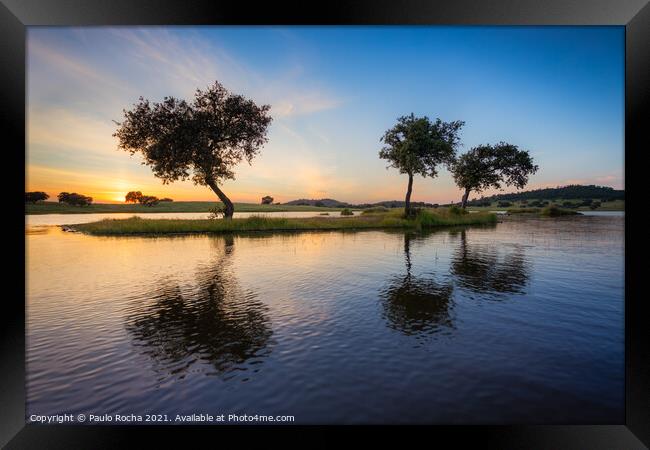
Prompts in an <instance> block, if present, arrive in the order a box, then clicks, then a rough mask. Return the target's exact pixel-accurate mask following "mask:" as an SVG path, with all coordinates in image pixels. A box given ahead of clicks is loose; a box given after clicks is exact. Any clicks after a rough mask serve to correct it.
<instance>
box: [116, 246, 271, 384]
mask: <svg viewBox="0 0 650 450" xmlns="http://www.w3.org/2000/svg"><path fill="white" fill-rule="evenodd" d="M212 242H213V244H215V246H216V247H217V248H216V249H215V253H216V254H217V256H216V257H215V259H214V261H213V262H212V263H211V264H210V265H209V266H208V267H205V268H203V269H202V270H199V272H198V274H197V276H196V281H197V282H196V285H195V286H192V287H191V288H189V289H188V288H187V287H181V286H180V285H179V284H177V283H174V282H172V281H168V280H161V282H160V287H159V288H158V289H157V290H156V291H155V292H153V293H152V294H151V303H150V304H148V305H146V306H144V307H143V306H141V305H138V306H136V308H137V310H136V311H135V312H133V313H132V314H131V315H130V316H129V317H128V318H127V321H126V322H127V323H126V328H127V330H128V331H129V333H131V335H132V337H133V343H134V345H136V346H138V347H141V348H142V351H143V352H144V353H145V354H147V355H149V356H151V357H152V358H153V359H154V361H155V362H156V370H157V371H158V372H159V373H160V374H162V376H163V379H164V378H167V377H169V376H173V377H178V378H183V377H184V376H185V375H186V374H187V373H189V371H190V368H192V367H193V366H194V365H195V364H205V363H208V364H209V365H210V366H211V367H213V368H214V369H215V371H209V372H207V373H209V374H218V375H222V376H224V377H225V378H230V376H231V375H229V374H232V372H233V371H245V370H247V366H250V368H251V369H252V371H253V372H257V370H258V369H255V368H253V366H255V367H256V366H257V364H259V363H261V362H262V360H263V359H264V357H266V356H268V354H269V353H270V351H271V350H270V338H271V335H272V329H271V325H270V321H269V319H268V317H267V313H268V308H267V307H266V306H265V305H264V304H263V303H261V302H260V301H258V300H257V299H256V297H257V295H256V293H254V292H250V291H247V290H245V289H243V288H242V287H241V286H240V285H239V283H238V281H237V278H236V276H235V271H234V269H233V267H231V262H232V254H233V251H234V240H233V237H232V236H227V237H225V238H215V239H214V240H213V241H212ZM219 247H221V248H219ZM244 380H246V378H243V381H244Z"/></svg>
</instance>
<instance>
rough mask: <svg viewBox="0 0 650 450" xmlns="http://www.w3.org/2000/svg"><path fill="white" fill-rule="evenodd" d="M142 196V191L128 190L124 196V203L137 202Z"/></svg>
mask: <svg viewBox="0 0 650 450" xmlns="http://www.w3.org/2000/svg"><path fill="white" fill-rule="evenodd" d="M141 198H142V192H140V191H130V192H128V193H127V194H126V196H125V197H124V201H125V202H126V203H138V202H139V201H140V199H141Z"/></svg>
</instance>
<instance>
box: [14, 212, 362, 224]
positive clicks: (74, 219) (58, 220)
mask: <svg viewBox="0 0 650 450" xmlns="http://www.w3.org/2000/svg"><path fill="white" fill-rule="evenodd" d="M359 214H361V211H352V215H353V216H358V215H359ZM209 215H210V213H207V212H202V213H177V212H170V213H138V214H134V213H89V214H30V215H26V216H25V225H26V226H28V227H30V226H49V225H74V224H79V223H90V222H96V221H98V220H104V219H128V218H129V217H134V216H138V217H141V218H143V219H186V220H187V219H190V220H196V219H208V216H209ZM251 216H264V217H292V218H293V217H331V218H336V217H341V213H340V212H339V211H330V212H327V214H322V213H319V212H318V211H285V212H236V213H235V214H234V216H233V217H234V218H235V219H241V218H246V217H251ZM348 217H349V216H348Z"/></svg>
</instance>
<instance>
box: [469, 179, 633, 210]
mask: <svg viewBox="0 0 650 450" xmlns="http://www.w3.org/2000/svg"><path fill="white" fill-rule="evenodd" d="M582 199H599V200H600V201H601V202H607V201H612V200H625V191H624V190H616V189H614V188H611V187H607V186H596V185H593V184H590V185H579V184H572V185H568V186H558V187H555V188H544V189H534V190H530V191H523V192H516V193H511V194H497V195H492V196H489V197H484V198H480V199H476V200H473V201H472V202H470V204H471V205H473V206H478V204H481V203H492V202H495V201H511V202H514V201H522V200H582ZM582 206H589V205H582Z"/></svg>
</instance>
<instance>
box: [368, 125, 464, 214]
mask: <svg viewBox="0 0 650 450" xmlns="http://www.w3.org/2000/svg"><path fill="white" fill-rule="evenodd" d="M464 124H465V122H462V121H453V122H443V121H442V120H440V119H436V120H435V121H431V120H430V119H429V118H428V117H426V116H424V117H416V116H415V115H414V114H413V113H411V115H409V116H402V117H399V118H398V119H397V124H396V125H395V126H393V128H391V129H389V130H388V131H386V133H385V134H384V136H383V137H382V138H381V141H382V142H383V143H384V144H385V145H384V147H383V148H382V149H381V150H380V151H379V157H380V158H381V159H385V160H388V162H389V164H388V167H393V168H395V169H397V170H399V172H400V173H403V174H407V175H408V176H409V181H408V187H407V191H406V201H405V207H404V211H405V214H406V215H407V216H408V215H410V214H411V205H410V203H411V192H412V189H413V176H414V175H421V176H423V177H431V178H434V177H436V176H437V175H438V169H439V166H440V165H446V166H450V165H451V164H452V163H453V161H454V158H455V155H456V149H457V147H458V145H459V144H460V137H459V132H460V129H461V128H462V126H463V125H464Z"/></svg>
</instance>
